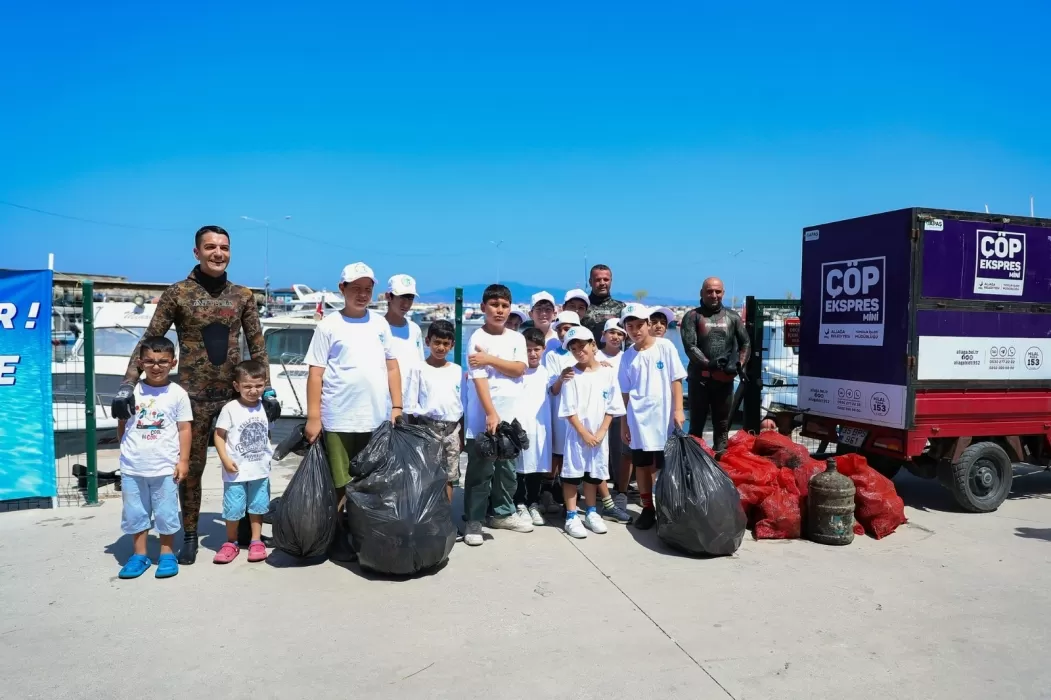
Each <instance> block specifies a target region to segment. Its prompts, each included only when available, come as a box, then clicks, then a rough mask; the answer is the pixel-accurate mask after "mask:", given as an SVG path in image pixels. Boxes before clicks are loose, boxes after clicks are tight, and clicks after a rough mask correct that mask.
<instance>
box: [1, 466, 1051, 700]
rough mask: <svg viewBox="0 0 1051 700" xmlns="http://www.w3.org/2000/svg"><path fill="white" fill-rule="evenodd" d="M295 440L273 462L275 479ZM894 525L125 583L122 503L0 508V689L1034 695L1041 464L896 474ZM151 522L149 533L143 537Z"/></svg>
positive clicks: (1045, 517)
mask: <svg viewBox="0 0 1051 700" xmlns="http://www.w3.org/2000/svg"><path fill="white" fill-rule="evenodd" d="M295 464H296V460H295V459H290V460H286V461H285V463H283V464H282V465H279V466H277V467H275V470H274V482H275V486H276V488H275V491H279V490H280V489H281V488H283V486H284V484H286V483H287V480H288V478H289V477H290V475H291V473H292V470H293V469H294V467H295ZM896 483H897V485H898V488H899V491H900V492H901V494H902V496H903V497H904V498H905V501H906V503H907V504H908V506H909V507H908V508H907V515H908V517H909V520H910V522H909V524H908V525H907V526H904V527H902V528H900V529H899V530H898V532H896V533H894V534H892V535H890V536H889V537H887V538H885V539H883V540H880V541H875V540H872V539H869V538H857V539H855V541H854V543H853V544H852V545H851V546H849V547H842V548H832V547H823V546H820V545H816V544H812V543H809V542H806V541H788V542H784V541H782V542H771V541H765V542H756V541H754V540H753V539H752V538H751V536H750V535H749V536H747V537H746V539H745V542H744V545H743V546H742V547H741V549H740V550H739V552H738V553H737V554H736V555H735V556H733V557H726V558H719V559H708V560H704V559H695V558H689V557H684V556H680V555H677V554H675V553H673V552H671V551H669V550H668V549H667V548H665V547H664V546H663V545H662V544H661V543H660V541H659V540H658V539H657V537H656V534H655V532H654V531H652V530H651V531H648V532H640V531H637V530H634V529H632V528H624V527H620V526H612V525H611V528H610V533H609V534H607V535H604V536H595V535H592V536H590V537H589V538H588V539H586V540H582V541H575V540H572V539H570V538H568V537H566V536H564V535H563V534H561V532H560V530H558V529H556V528H555V527H545V528H539V529H537V530H536V531H535V532H533V533H531V534H515V533H506V532H496V533H493V535H492V538H491V539H488V540H487V542H486V544H485V545H484V546H482V547H480V548H476V549H469V548H467V547H465V546H464V545H462V544H457V545H456V547H455V548H454V549H453V552H452V556H451V559H450V562H449V564H448V565H447V566H446V567H445V568H444V569H443V570H441V571H439V572H438V573H436V574H433V575H430V576H425V577H422V578H417V579H410V580H397V581H391V580H384V579H379V578H376V577H373V576H369V575H365V574H363V573H362V572H361V571H360V570H359V569H358V568H357V567H356V565H349V566H347V567H346V568H344V567H341V566H338V565H336V564H333V563H329V562H324V563H321V564H317V565H314V566H308V567H302V566H285V567H278V566H273V565H270V564H266V563H263V564H249V563H248V562H247V561H246V560H245V556H244V555H243V554H242V556H241V557H239V559H238V560H237V561H235V562H234V563H233V564H231V565H229V566H225V567H220V566H215V565H213V564H212V563H211V556H212V551H210V550H215V549H217V548H218V546H219V545H220V544H221V542H222V539H223V526H222V523H221V521H220V519H219V517H220V516H219V513H220V511H221V484H220V481H219V471H218V465H216V466H215V467H214V468H210V469H209V471H208V475H207V482H206V486H207V491H206V496H205V500H204V514H203V516H202V525H201V530H202V533H203V540H202V554H201V557H200V558H199V559H198V563H197V564H196V565H194V566H192V567H183V570H182V572H181V573H180V574H179V576H178V577H176V578H174V579H171V580H156V579H154V578H153V576H152V573H153V570H152V569H151V571H149V572H147V574H146V575H145V576H143V577H142V578H140V579H138V580H135V581H120V580H118V579H117V577H116V575H117V571H118V569H119V567H120V564H121V563H122V562H123V561H125V559H126V558H127V556H128V555H129V553H130V541H129V538H127V537H123V536H121V534H120V503H119V501H117V500H107V501H106V502H104V503H103V505H102V506H100V507H97V508H88V507H83V508H60V509H56V510H50V511H22V512H14V513H8V514H4V515H2V516H0V601H3V605H2V606H0V649H2V658H3V661H4V667H5V669H6V670H5V673H4V678H3V685H2V688H3V689H2V692H0V695H2V696H3V697H10V698H48V699H58V698H83V697H100V698H114V699H121V698H134V699H136V700H138V699H140V698H144V697H159V698H183V697H186V698H200V697H208V698H240V697H249V696H252V697H258V698H270V697H273V698H278V697H281V698H299V697H322V696H324V697H348V698H349V697H354V698H371V697H385V698H406V699H408V698H412V699H415V698H457V699H470V698H485V699H486V700H494V699H498V698H514V699H515V700H521V699H522V698H530V699H535V698H609V697H617V698H632V699H634V698H657V699H659V700H667V699H670V698H690V699H698V698H700V699H705V698H736V699H738V700H744V699H746V698H747V699H758V698H778V699H781V698H806V699H819V698H830V699H831V698H836V699H839V698H852V699H858V698H879V699H880V700H885V699H888V698H894V699H895V700H901V699H905V698H916V699H921V698H922V699H924V700H928V699H938V698H946V699H952V700H961V699H964V698H975V699H981V700H992V699H994V698H1040V697H1051V665H1049V664H1048V662H1047V661H1046V660H1045V659H1044V658H1043V651H1044V650H1045V649H1046V648H1047V647H1048V642H1049V641H1051V640H1049V636H1051V634H1049V631H1051V621H1049V618H1051V592H1049V590H1048V588H1046V587H1045V583H1046V582H1047V581H1049V580H1051V508H1049V505H1051V503H1049V499H1051V474H1047V473H1037V474H1034V475H1031V476H1026V477H1024V478H1021V479H1018V480H1016V487H1015V491H1014V493H1013V494H1012V497H1011V499H1010V500H1009V501H1008V502H1006V503H1005V504H1004V505H1003V506H1002V507H1001V508H1000V510H999V511H997V512H996V513H993V514H988V515H967V514H963V513H959V512H956V510H955V508H954V506H953V504H952V500H951V498H950V497H949V495H948V494H947V493H945V492H943V491H942V490H941V488H940V487H939V486H937V485H936V484H934V483H932V482H922V481H919V480H917V479H914V478H912V477H910V476H908V475H903V476H899V477H898V479H897V481H896ZM156 547H157V543H156V540H152V541H151V551H152V552H153V553H155V552H156Z"/></svg>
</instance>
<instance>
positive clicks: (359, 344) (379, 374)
mask: <svg viewBox="0 0 1051 700" xmlns="http://www.w3.org/2000/svg"><path fill="white" fill-rule="evenodd" d="M393 359H394V350H393V347H392V344H391V333H390V326H389V325H388V324H387V321H386V320H385V319H384V318H383V317H382V316H380V315H379V314H377V313H375V312H373V311H371V310H369V311H366V312H365V316H363V317H362V318H348V317H346V316H344V315H343V314H341V313H334V314H329V315H328V316H326V317H325V318H323V319H322V320H321V321H320V322H319V323H318V324H317V328H316V329H315V330H314V337H313V338H312V339H311V341H310V347H309V348H308V349H307V355H306V364H308V365H310V366H311V367H324V368H325V374H324V377H323V379H322V384H321V425H322V426H323V427H324V428H325V430H328V431H331V432H339V433H367V432H371V431H373V430H375V429H376V428H377V427H379V425H380V423H382V422H383V421H384V420H386V419H387V415H388V414H389V412H388V410H387V406H388V402H389V401H390V391H389V390H388V388H387V360H393Z"/></svg>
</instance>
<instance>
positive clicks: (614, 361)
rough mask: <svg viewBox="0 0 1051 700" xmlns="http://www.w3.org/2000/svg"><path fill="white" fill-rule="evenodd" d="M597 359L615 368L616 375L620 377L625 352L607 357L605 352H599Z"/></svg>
mask: <svg viewBox="0 0 1051 700" xmlns="http://www.w3.org/2000/svg"><path fill="white" fill-rule="evenodd" d="M595 359H596V360H598V361H599V362H606V363H608V364H609V365H610V366H611V367H612V368H613V371H614V373H616V375H617V376H619V375H620V361H621V360H623V359H624V351H623V350H621V351H620V352H618V353H617V354H616V355H607V354H606V351H605V350H599V351H598V354H597V355H596V356H595Z"/></svg>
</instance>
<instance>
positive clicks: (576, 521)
mask: <svg viewBox="0 0 1051 700" xmlns="http://www.w3.org/2000/svg"><path fill="white" fill-rule="evenodd" d="M580 520H581V518H579V517H575V518H566V526H565V528H564V529H565V531H566V534H567V535H569V536H570V537H575V538H577V539H578V540H582V539H584V538H585V537H587V536H588V531H587V530H585V529H584V524H583V523H581V522H580Z"/></svg>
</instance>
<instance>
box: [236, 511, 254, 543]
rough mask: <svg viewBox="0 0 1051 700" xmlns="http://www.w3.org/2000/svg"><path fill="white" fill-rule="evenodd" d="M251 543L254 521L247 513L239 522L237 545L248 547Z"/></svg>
mask: <svg viewBox="0 0 1051 700" xmlns="http://www.w3.org/2000/svg"><path fill="white" fill-rule="evenodd" d="M250 544H252V521H251V520H249V519H248V514H247V513H246V514H245V516H244V517H243V518H241V520H239V521H238V523H237V545H238V546H239V547H247V546H248V545H250Z"/></svg>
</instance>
